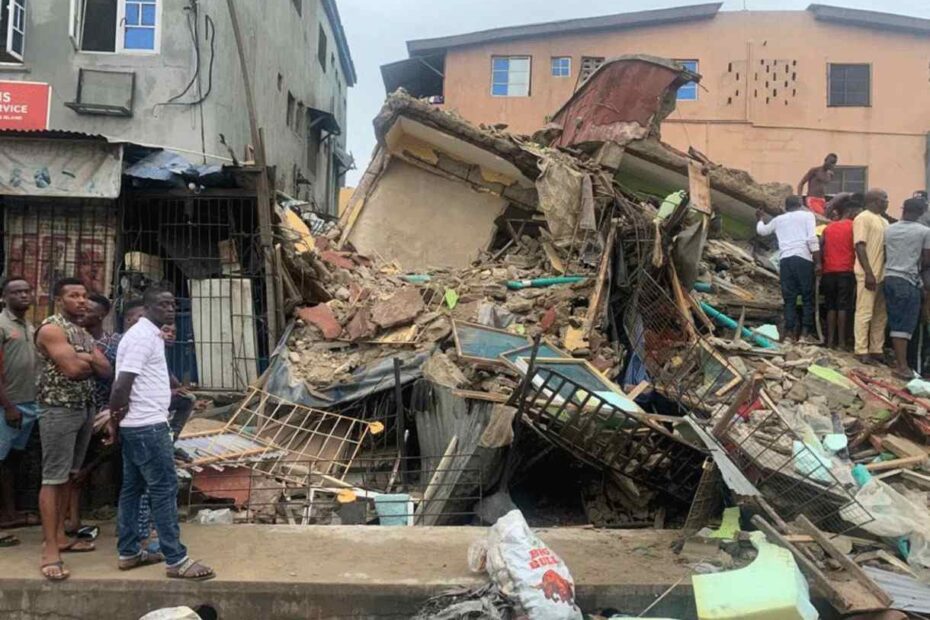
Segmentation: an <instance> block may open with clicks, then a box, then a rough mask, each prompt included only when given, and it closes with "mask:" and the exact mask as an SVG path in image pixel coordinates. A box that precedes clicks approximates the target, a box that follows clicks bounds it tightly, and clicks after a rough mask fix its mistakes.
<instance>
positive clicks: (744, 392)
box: [711, 371, 762, 439]
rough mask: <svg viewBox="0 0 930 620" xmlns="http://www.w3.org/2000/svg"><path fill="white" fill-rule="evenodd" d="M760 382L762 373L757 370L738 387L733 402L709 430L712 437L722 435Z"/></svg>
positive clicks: (753, 393)
mask: <svg viewBox="0 0 930 620" xmlns="http://www.w3.org/2000/svg"><path fill="white" fill-rule="evenodd" d="M761 382H762V374H761V373H760V372H758V371H757V372H755V373H753V375H752V377H750V378H749V380H748V381H746V382H745V383H744V384H743V387H741V388H740V390H739V392H737V394H736V396H735V397H734V398H733V402H732V403H730V406H729V407H727V410H726V411H724V412H723V414H722V415H721V416H720V419H719V420H717V423H716V424H714V428H713V430H712V431H711V434H712V435H713V436H714V437H716V438H718V439H721V438H722V437H723V436H724V434H725V431H726V429H727V427H728V426H729V425H730V422H731V421H732V420H733V418H734V417H735V416H736V413H737V412H738V411H739V410H740V407H742V406H743V405H744V404H746V403H747V402H749V401H750V400H751V399H752V397H753V396H754V395H755V393H756V386H757V385H758V384H759V383H761Z"/></svg>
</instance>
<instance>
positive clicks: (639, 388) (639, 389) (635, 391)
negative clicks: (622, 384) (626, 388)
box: [627, 381, 652, 400]
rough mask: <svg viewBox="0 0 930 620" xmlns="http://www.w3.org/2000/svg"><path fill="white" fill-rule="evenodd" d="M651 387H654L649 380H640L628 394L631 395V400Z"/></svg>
mask: <svg viewBox="0 0 930 620" xmlns="http://www.w3.org/2000/svg"><path fill="white" fill-rule="evenodd" d="M650 387H652V384H651V383H649V382H648V381H640V382H639V384H638V385H637V386H636V387H635V388H633V389H632V390H630V393H629V394H627V396H629V398H630V400H636V398H637V397H638V396H639V395H640V394H642V393H643V392H645V391H646V390H648V389H649V388H650Z"/></svg>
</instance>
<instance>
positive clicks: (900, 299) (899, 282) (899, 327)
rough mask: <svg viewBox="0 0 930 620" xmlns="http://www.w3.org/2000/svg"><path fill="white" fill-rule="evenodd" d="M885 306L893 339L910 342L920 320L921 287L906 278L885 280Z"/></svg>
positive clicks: (892, 277) (888, 278) (893, 277)
mask: <svg viewBox="0 0 930 620" xmlns="http://www.w3.org/2000/svg"><path fill="white" fill-rule="evenodd" d="M884 287H885V306H886V307H887V308H888V331H889V332H891V334H890V335H891V337H892V338H904V339H905V340H910V339H911V336H912V335H913V334H914V330H916V329H917V322H918V321H919V320H920V304H921V301H922V299H921V295H920V287H918V286H917V285H916V284H914V283H913V282H909V281H907V280H905V279H904V278H897V277H895V276H890V277H886V278H885V284H884Z"/></svg>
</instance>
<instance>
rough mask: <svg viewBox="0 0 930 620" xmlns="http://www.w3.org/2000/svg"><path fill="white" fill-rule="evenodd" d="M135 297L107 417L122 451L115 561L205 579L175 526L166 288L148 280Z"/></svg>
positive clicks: (170, 316)
mask: <svg viewBox="0 0 930 620" xmlns="http://www.w3.org/2000/svg"><path fill="white" fill-rule="evenodd" d="M143 302H144V304H145V311H144V315H143V317H142V318H141V319H139V322H138V323H136V324H135V325H133V326H132V328H130V329H129V331H127V332H126V333H125V334H123V338H122V339H121V340H120V343H119V348H118V350H117V352H116V381H115V382H114V384H113V392H112V394H111V396H110V411H111V413H112V416H111V424H118V425H119V437H120V441H121V443H122V453H123V486H122V489H120V497H119V515H118V517H117V535H118V537H119V541H118V549H119V568H120V569H122V570H129V569H132V568H136V567H138V566H145V565H147V564H155V563H157V562H161V561H162V560H164V561H165V562H166V565H167V573H168V576H169V577H175V578H179V579H191V580H205V579H212V578H213V577H214V576H215V573H214V572H213V569H211V568H210V567H208V566H205V565H203V564H201V563H200V562H195V561H193V560H191V559H190V558H189V557H188V555H187V549H186V548H185V547H184V545H183V544H181V529H180V526H179V525H178V505H177V495H178V478H177V474H176V473H175V468H174V446H173V442H172V437H171V430H170V427H169V426H168V408H169V406H170V404H171V384H170V379H169V376H168V363H167V360H166V359H165V340H164V338H163V337H162V332H161V328H162V326H163V325H166V324H167V325H170V324H172V323H173V322H174V314H175V305H174V295H173V294H172V293H171V292H170V291H167V290H164V289H160V288H157V287H151V288H149V289H148V290H146V291H145V295H144V296H143ZM114 434H115V433H114ZM145 492H148V495H149V499H150V502H151V510H152V520H153V521H154V522H155V529H156V531H157V532H158V539H159V543H160V545H161V553H149V552H147V551H145V550H143V549H142V540H141V538H140V537H139V529H138V526H137V519H138V516H139V503H140V500H141V497H142V494H143V493H145Z"/></svg>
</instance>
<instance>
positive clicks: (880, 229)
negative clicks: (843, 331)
mask: <svg viewBox="0 0 930 620" xmlns="http://www.w3.org/2000/svg"><path fill="white" fill-rule="evenodd" d="M887 210H888V193H887V192H886V191H885V190H881V189H870V190H869V191H868V192H866V194H865V209H864V210H863V211H862V213H860V214H859V215H857V216H856V219H855V220H854V221H853V243H854V244H855V246H856V267H855V271H856V318H855V335H856V358H857V359H858V360H859V361H860V362H863V363H866V364H867V363H871V362H874V361H880V360H881V359H882V352H883V350H884V345H885V327H886V326H887V325H888V313H887V311H886V309H885V296H884V294H883V293H882V280H884V279H885V229H886V228H887V227H888V220H886V219H885V218H884V214H885V211H887Z"/></svg>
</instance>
